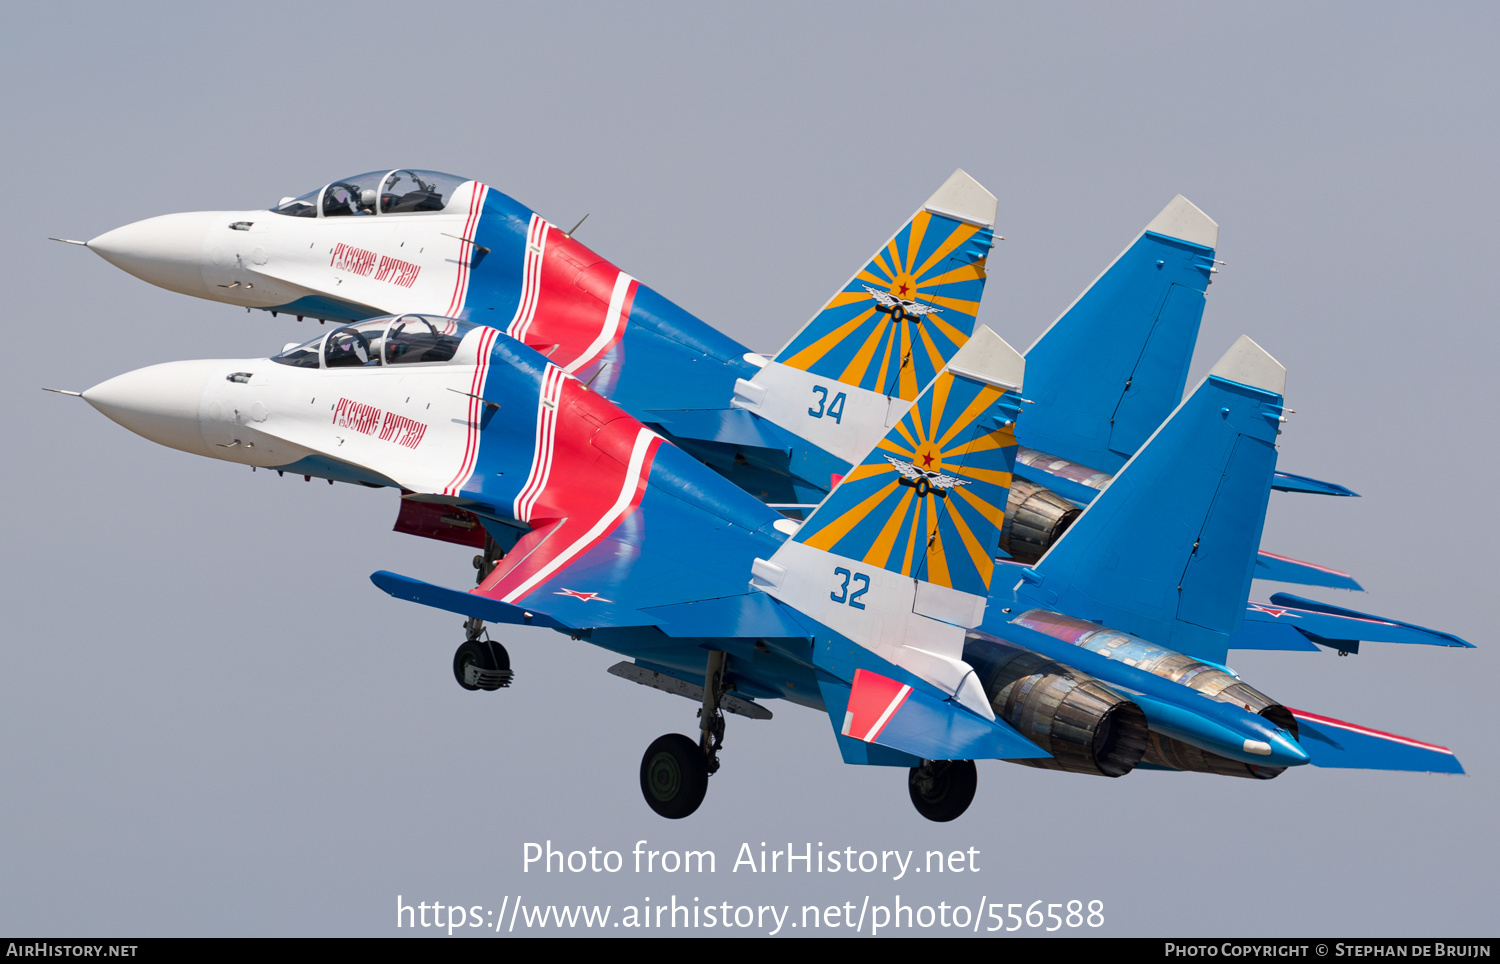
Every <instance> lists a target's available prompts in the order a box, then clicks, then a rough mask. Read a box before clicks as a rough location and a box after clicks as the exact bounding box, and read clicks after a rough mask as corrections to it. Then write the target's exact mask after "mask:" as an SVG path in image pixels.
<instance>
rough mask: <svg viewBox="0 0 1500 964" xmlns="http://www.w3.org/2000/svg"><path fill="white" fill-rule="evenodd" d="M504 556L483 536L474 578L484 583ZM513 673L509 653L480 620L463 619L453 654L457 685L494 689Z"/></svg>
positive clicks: (476, 688) (509, 679)
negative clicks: (460, 638)
mask: <svg viewBox="0 0 1500 964" xmlns="http://www.w3.org/2000/svg"><path fill="white" fill-rule="evenodd" d="M504 557H505V553H504V552H502V551H501V550H500V547H499V546H498V545H496V543H495V540H494V539H491V538H489V537H488V535H486V537H485V540H484V553H483V554H482V555H478V556H475V557H474V568H475V569H477V570H479V575H478V577H477V579H476V580H475V581H476V582H484V580H485V577H486V576H488V575H489V574H490V571H491V570H492V569H494V568H495V565H496V564H497V563H499V561H500V560H501V559H503V558H504ZM515 676H516V674H515V673H514V672H512V671H511V668H510V654H509V653H507V652H506V651H505V647H504V646H501V645H500V644H499V643H497V642H495V641H494V640H492V639H490V638H489V633H488V632H487V631H486V630H485V628H484V620H482V619H480V618H479V617H477V616H471V617H470V618H468V619H466V620H464V642H463V645H461V646H459V647H458V651H457V652H456V653H454V654H453V677H454V679H457V680H458V685H459V686H462V687H463V688H464V689H466V690H498V689H502V688H504V687H506V686H509V685H510V681H511V680H513V679H515Z"/></svg>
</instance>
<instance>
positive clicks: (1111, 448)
mask: <svg viewBox="0 0 1500 964" xmlns="http://www.w3.org/2000/svg"><path fill="white" fill-rule="evenodd" d="M1218 238H1219V226H1218V225H1217V224H1215V223H1214V221H1213V220H1212V219H1211V218H1209V217H1208V215H1206V214H1204V213H1203V212H1202V211H1200V210H1199V209H1198V208H1197V207H1196V206H1195V205H1194V204H1193V203H1192V202H1191V201H1189V200H1188V199H1187V198H1185V197H1183V196H1182V195H1180V194H1179V195H1178V196H1177V197H1175V198H1173V199H1172V202H1171V203H1170V204H1168V205H1167V206H1166V207H1165V208H1163V209H1162V211H1161V213H1160V214H1158V215H1157V216H1156V217H1155V218H1153V219H1152V221H1151V223H1150V224H1148V225H1146V229H1145V230H1144V231H1142V232H1141V233H1140V235H1138V236H1137V237H1136V239H1135V240H1134V241H1132V242H1131V243H1130V245H1129V247H1127V248H1126V249H1125V250H1124V251H1122V252H1121V253H1120V255H1119V257H1117V258H1116V259H1115V260H1114V262H1113V263H1112V264H1110V266H1109V267H1108V268H1106V269H1105V270H1104V273H1103V274H1101V275H1099V277H1098V278H1096V279H1095V280H1094V283H1093V284H1091V285H1090V286H1089V288H1088V290H1086V291H1085V292H1084V293H1083V294H1081V295H1079V296H1078V300H1076V301H1074V302H1073V304H1072V305H1070V306H1069V307H1068V309H1067V310H1066V311H1065V312H1063V314H1062V315H1061V316H1060V317H1059V318H1058V319H1057V320H1056V321H1054V322H1053V323H1052V325H1051V326H1050V327H1049V328H1048V329H1047V330H1046V331H1045V332H1043V334H1042V336H1041V337H1040V338H1038V339H1037V341H1036V343H1035V344H1033V345H1032V346H1031V347H1030V348H1029V349H1027V351H1026V377H1027V394H1028V395H1029V396H1030V397H1031V398H1034V399H1036V401H1037V406H1036V410H1035V411H1028V412H1027V413H1026V423H1025V425H1023V426H1022V433H1021V434H1022V437H1021V441H1022V443H1023V444H1024V445H1026V446H1027V447H1028V448H1033V449H1040V450H1041V451H1043V452H1046V453H1048V454H1050V455H1055V456H1057V457H1059V458H1064V459H1067V460H1069V461H1072V462H1077V463H1079V464H1081V465H1087V466H1090V467H1091V468H1094V469H1099V470H1101V471H1104V472H1110V473H1113V472H1117V471H1119V469H1120V466H1122V465H1124V464H1125V460H1126V459H1128V458H1129V457H1130V456H1131V455H1133V454H1135V451H1136V449H1138V448H1139V447H1140V445H1141V443H1143V442H1144V441H1145V440H1146V439H1147V438H1148V437H1149V436H1150V435H1151V433H1152V432H1154V431H1156V428H1157V426H1158V425H1160V424H1161V423H1162V420H1163V419H1165V418H1166V417H1167V416H1168V415H1169V414H1171V412H1172V410H1173V409H1174V408H1176V407H1177V403H1178V402H1179V401H1180V400H1181V398H1182V390H1183V388H1184V387H1186V385H1187V373H1188V365H1189V363H1190V362H1191V361H1192V357H1193V348H1194V347H1195V346H1196V345H1197V341H1198V327H1199V324H1200V322H1201V321H1202V320H1203V300H1204V292H1205V291H1206V290H1207V288H1208V282H1209V277H1210V274H1211V273H1212V272H1213V271H1214V270H1215V269H1214V249H1215V246H1216V245H1217V244H1218Z"/></svg>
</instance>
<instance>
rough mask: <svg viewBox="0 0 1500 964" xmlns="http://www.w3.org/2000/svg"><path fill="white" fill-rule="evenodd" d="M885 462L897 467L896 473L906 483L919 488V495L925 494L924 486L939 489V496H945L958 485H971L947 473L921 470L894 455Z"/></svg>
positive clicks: (886, 458)
mask: <svg viewBox="0 0 1500 964" xmlns="http://www.w3.org/2000/svg"><path fill="white" fill-rule="evenodd" d="M885 460H886V461H887V462H889V463H891V464H892V465H894V466H895V467H896V471H897V472H900V473H901V478H902V479H903V480H904V481H906V482H910V483H911V484H912V485H915V486H916V487H917V494H918V495H923V494H925V493H924V491H923V489H924V486H925V487H926V488H928V489H937V490H938V495H943V494H945V493H946V492H947V490H949V489H951V488H953V487H954V486H956V485H968V484H969V482H968V480H967V479H960V478H955V477H954V476H951V475H948V474H947V473H946V472H933V471H931V470H929V469H919V468H917V467H916V466H915V465H913V464H912V463H910V462H906V461H903V460H902V459H898V458H896V457H895V456H894V455H887V456H886V457H885Z"/></svg>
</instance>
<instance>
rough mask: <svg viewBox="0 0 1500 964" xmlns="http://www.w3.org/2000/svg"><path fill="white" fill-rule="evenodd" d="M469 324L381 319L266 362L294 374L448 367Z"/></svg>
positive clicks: (395, 317)
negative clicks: (315, 370) (298, 370)
mask: <svg viewBox="0 0 1500 964" xmlns="http://www.w3.org/2000/svg"><path fill="white" fill-rule="evenodd" d="M477 327H479V326H478V324H476V323H475V322H472V321H459V320H458V319H457V318H443V317H440V316H438V315H386V316H384V317H381V318H371V319H370V320H368V321H361V322H358V323H356V324H353V325H345V326H343V327H342V328H335V329H334V330H333V331H330V332H329V333H328V334H326V335H321V336H319V337H317V338H314V339H313V340H312V341H309V342H306V343H305V344H301V345H297V346H295V347H292V348H287V349H286V350H284V351H283V352H282V353H281V354H279V355H275V356H273V357H272V358H271V360H272V361H274V362H279V363H280V364H282V365H291V366H292V367H294V368H363V367H377V366H381V365H414V364H421V363H431V362H446V361H452V360H453V356H454V354H455V353H456V352H457V351H458V343H459V342H461V341H463V340H464V335H466V334H468V333H469V332H470V331H472V330H473V329H475V328H477Z"/></svg>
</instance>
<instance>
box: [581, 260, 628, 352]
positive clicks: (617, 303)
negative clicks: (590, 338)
mask: <svg viewBox="0 0 1500 964" xmlns="http://www.w3.org/2000/svg"><path fill="white" fill-rule="evenodd" d="M634 280H635V279H634V278H632V277H631V276H630V275H628V274H626V273H625V272H623V271H621V272H620V274H619V276H618V277H616V278H615V290H614V291H612V292H610V295H609V314H607V315H605V317H604V326H603V327H602V328H600V329H599V337H598V338H595V339H594V343H593V344H592V345H590V346H589V347H588V349H587V350H586V351H585V352H584V353H583V354H582V355H579V356H578V357H577V358H576V359H574V360H573V362H572V363H571V364H570V365H568V372H569V373H572V372H576V371H578V370H579V369H581V368H583V367H585V366H586V365H590V364H592V363H593V361H594V360H595V359H596V358H598V357H599V356H600V355H601V354H603V353H604V351H605V349H607V348H608V347H609V346H610V345H612V344H614V340H615V335H616V333H617V332H619V330H620V327H621V326H622V325H624V324H625V297H626V296H627V295H629V294H630V284H631V282H633V281H634Z"/></svg>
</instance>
